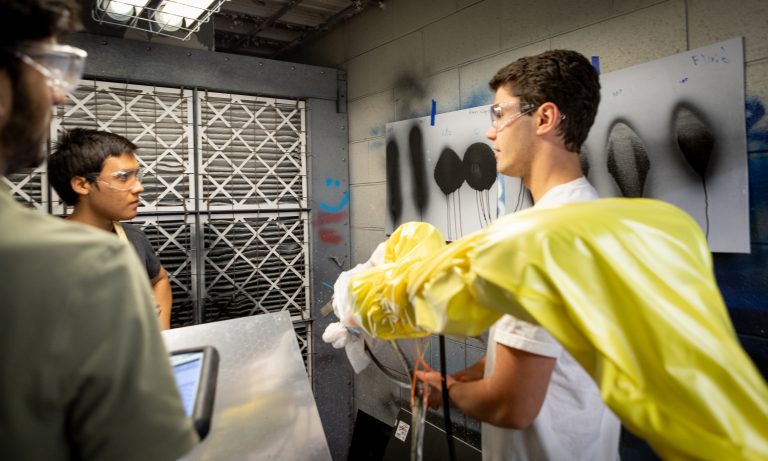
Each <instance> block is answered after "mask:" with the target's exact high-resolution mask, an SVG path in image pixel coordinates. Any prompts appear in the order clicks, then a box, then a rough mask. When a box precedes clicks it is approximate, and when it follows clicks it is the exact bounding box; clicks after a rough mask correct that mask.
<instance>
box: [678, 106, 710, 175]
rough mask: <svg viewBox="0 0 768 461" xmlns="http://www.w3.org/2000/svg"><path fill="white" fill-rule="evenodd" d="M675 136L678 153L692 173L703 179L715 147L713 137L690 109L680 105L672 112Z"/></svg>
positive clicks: (700, 119)
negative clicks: (689, 166) (680, 153)
mask: <svg viewBox="0 0 768 461" xmlns="http://www.w3.org/2000/svg"><path fill="white" fill-rule="evenodd" d="M674 124H675V128H674V131H675V135H676V137H677V145H678V147H680V152H682V153H683V156H684V157H685V160H686V161H687V162H688V164H689V165H691V168H693V171H695V172H696V174H698V175H699V176H701V177H702V178H704V176H705V175H706V173H707V167H708V166H709V159H710V156H711V155H712V148H713V147H714V145H715V137H714V136H713V135H712V132H711V131H710V130H709V127H707V125H706V124H705V123H704V121H703V120H702V118H701V117H700V116H699V115H698V114H696V113H695V112H694V111H693V110H692V109H690V108H689V107H686V106H684V105H680V106H678V107H677V108H676V109H675V112H674Z"/></svg>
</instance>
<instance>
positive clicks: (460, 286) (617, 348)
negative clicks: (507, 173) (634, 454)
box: [349, 199, 768, 460]
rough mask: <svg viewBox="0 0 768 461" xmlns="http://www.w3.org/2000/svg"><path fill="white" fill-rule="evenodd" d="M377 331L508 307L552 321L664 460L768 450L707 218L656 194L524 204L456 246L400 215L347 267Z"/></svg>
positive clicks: (434, 326) (767, 401) (439, 329)
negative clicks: (379, 254) (372, 249)
mask: <svg viewBox="0 0 768 461" xmlns="http://www.w3.org/2000/svg"><path fill="white" fill-rule="evenodd" d="M349 289H350V292H351V294H352V300H353V312H354V314H355V316H356V318H357V319H358V321H359V322H360V324H361V326H362V327H363V328H364V329H365V330H366V331H367V332H368V333H369V334H371V335H373V336H378V337H381V338H386V339H392V338H406V337H418V336H424V335H427V334H429V333H443V334H448V335H457V336H471V335H477V334H480V333H481V332H483V331H484V330H486V329H487V328H489V327H490V326H491V325H492V324H493V323H494V322H495V321H496V320H497V319H498V318H499V317H500V316H501V315H502V314H505V313H506V314H511V315H514V316H516V317H518V318H521V319H524V320H528V321H532V322H534V323H537V324H540V325H542V326H543V327H545V328H546V329H547V330H548V331H549V332H550V333H551V334H552V335H553V336H554V337H555V338H556V339H557V340H558V341H559V342H560V343H561V344H562V345H563V347H565V348H566V349H567V350H568V351H569V352H570V353H571V355H573V356H574V358H576V360H578V361H579V363H581V365H582V366H583V367H584V368H585V370H586V371H587V372H588V373H589V374H590V375H591V376H592V377H593V378H594V379H595V381H596V382H597V384H598V386H599V387H600V391H601V395H602V398H603V400H604V401H605V402H606V404H607V405H608V406H609V407H610V408H611V409H612V410H613V411H614V412H615V413H616V414H617V416H619V417H620V418H621V420H622V422H623V423H624V424H625V425H626V426H627V427H628V428H629V429H630V430H632V431H633V432H635V433H636V434H638V435H639V436H641V437H643V438H644V439H646V440H647V441H648V442H649V443H650V444H651V445H652V446H653V448H654V449H655V450H656V452H657V453H658V454H659V455H660V456H662V457H663V458H665V459H717V460H722V459H768V387H767V386H766V383H765V381H764V380H763V379H762V377H761V376H760V374H759V372H758V371H757V370H756V368H755V367H754V365H753V363H752V362H751V360H750V359H749V357H748V356H747V355H746V354H745V352H744V351H743V349H742V348H741V346H740V344H739V342H738V340H737V338H736V335H735V332H734V330H733V327H732V325H731V323H730V320H729V317H728V313H727V311H726V308H725V305H724V303H723V300H722V297H721V295H720V292H719V290H718V288H717V284H716V281H715V279H714V276H713V273H712V260H711V254H710V252H709V248H708V246H707V243H706V239H705V238H704V236H703V234H702V233H701V230H700V229H699V226H698V225H697V224H696V223H695V222H694V221H693V220H692V219H691V218H690V217H689V216H688V215H687V214H686V213H684V212H683V211H681V210H679V209H678V208H676V207H674V206H672V205H670V204H667V203H664V202H660V201H656V200H648V199H603V200H596V201H591V202H583V203H571V204H564V205H561V206H558V207H553V208H545V209H530V210H526V211H524V212H520V213H516V214H514V215H510V216H506V217H503V218H501V219H499V220H498V221H496V222H495V223H494V224H493V225H491V226H489V227H487V228H485V229H483V230H481V231H478V232H476V233H474V234H471V235H469V236H466V237H464V238H462V239H460V240H458V241H455V242H453V243H452V244H450V245H446V244H445V243H444V239H443V237H442V235H440V232H439V231H437V229H435V228H434V227H433V226H431V225H429V224H426V223H407V224H404V225H402V226H400V227H399V228H398V229H397V230H396V231H395V233H393V234H392V236H391V237H390V239H389V240H388V241H387V246H386V256H385V264H384V265H382V266H378V267H374V268H372V269H369V270H367V271H365V272H364V273H361V274H359V275H358V276H356V277H353V278H352V280H351V281H350V285H349Z"/></svg>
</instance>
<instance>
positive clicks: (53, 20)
mask: <svg viewBox="0 0 768 461" xmlns="http://www.w3.org/2000/svg"><path fill="white" fill-rule="evenodd" d="M78 23H79V12H78V8H77V5H76V4H75V2H74V1H72V0H3V1H0V174H2V175H9V174H12V173H16V172H19V171H21V170H22V169H23V168H25V167H30V166H35V165H38V164H39V163H40V162H41V161H42V159H43V152H42V148H43V145H44V141H45V140H46V138H47V135H48V130H49V123H50V116H51V106H52V105H54V104H61V103H62V102H63V101H64V98H65V97H66V94H67V93H68V92H69V91H71V90H72V89H74V88H75V87H76V85H77V82H78V81H79V79H80V76H81V74H82V70H83V64H84V60H85V56H86V53H85V52H84V51H83V50H79V49H77V48H73V47H69V46H65V45H59V44H58V43H57V37H58V36H59V35H61V34H64V33H67V32H70V31H72V30H73V29H74V28H75V27H76V26H77V25H78ZM0 280H2V283H0V305H1V306H2V307H1V308H0V350H1V351H2V360H0V390H2V394H3V404H2V405H0V459H13V460H27V459H28V460H47V461H50V460H70V459H89V460H100V459H103V460H114V459H141V460H175V459H178V458H179V457H181V456H182V455H184V454H185V453H186V452H188V451H189V450H190V449H191V448H192V447H194V446H195V444H196V443H197V435H196V434H195V431H194V428H193V427H192V423H191V421H190V419H189V418H187V417H186V415H185V414H184V409H183V406H182V403H181V399H180V398H179V393H178V391H177V389H176V384H175V381H174V378H173V375H172V374H171V368H170V363H169V358H168V355H167V351H166V350H165V347H164V344H163V340H162V337H161V336H160V331H159V329H158V328H157V320H156V315H155V309H154V307H153V302H152V294H151V292H150V289H149V284H148V283H147V279H146V274H145V273H144V270H143V269H142V268H141V265H140V264H139V262H138V260H137V258H136V255H135V254H134V251H133V250H132V249H131V248H129V247H128V245H125V244H124V243H122V242H120V241H119V240H117V239H115V238H113V237H112V236H110V235H107V234H105V233H104V232H101V231H99V230H97V229H94V228H92V227H90V226H84V225H81V224H77V223H71V222H67V221H64V220H62V219H59V218H56V217H53V216H49V215H46V214H45V213H42V212H38V211H33V210H27V209H25V208H24V207H22V206H21V205H20V204H18V203H16V202H15V200H14V199H13V197H12V196H11V193H10V192H9V190H8V189H7V187H5V186H2V185H0Z"/></svg>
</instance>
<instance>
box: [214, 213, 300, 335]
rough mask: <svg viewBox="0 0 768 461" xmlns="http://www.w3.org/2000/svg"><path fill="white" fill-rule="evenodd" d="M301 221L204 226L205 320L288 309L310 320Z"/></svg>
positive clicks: (244, 219)
mask: <svg viewBox="0 0 768 461" xmlns="http://www.w3.org/2000/svg"><path fill="white" fill-rule="evenodd" d="M305 227H306V221H305V218H304V217H302V216H301V215H300V214H298V213H290V214H280V215H277V214H270V215H252V216H242V215H240V216H232V217H227V218H226V219H223V218H222V217H215V218H212V219H208V220H206V221H205V222H204V231H203V233H204V236H203V241H204V245H203V246H204V248H205V251H204V256H203V259H204V264H205V275H206V276H205V298H206V302H205V306H206V308H205V315H204V321H206V322H208V321H214V320H224V319H229V318H234V317H242V316H245V315H254V314H261V313H269V312H279V311H283V310H287V311H289V312H290V314H291V317H292V318H293V319H294V320H298V319H301V320H304V319H307V318H308V316H309V312H308V310H307V309H306V306H307V305H308V297H309V281H308V278H307V277H306V273H307V252H306V240H305V232H304V229H305Z"/></svg>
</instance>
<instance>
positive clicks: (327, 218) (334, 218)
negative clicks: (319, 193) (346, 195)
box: [317, 211, 347, 226]
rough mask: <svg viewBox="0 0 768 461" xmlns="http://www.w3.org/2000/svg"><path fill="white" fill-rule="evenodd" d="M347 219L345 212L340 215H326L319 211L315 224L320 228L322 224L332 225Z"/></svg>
mask: <svg viewBox="0 0 768 461" xmlns="http://www.w3.org/2000/svg"><path fill="white" fill-rule="evenodd" d="M346 217H347V212H346V211H342V212H340V213H326V212H324V211H321V212H319V213H318V214H317V223H318V224H320V225H321V226H322V225H323V224H333V223H337V222H339V221H343V220H344V219H345V218H346Z"/></svg>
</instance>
